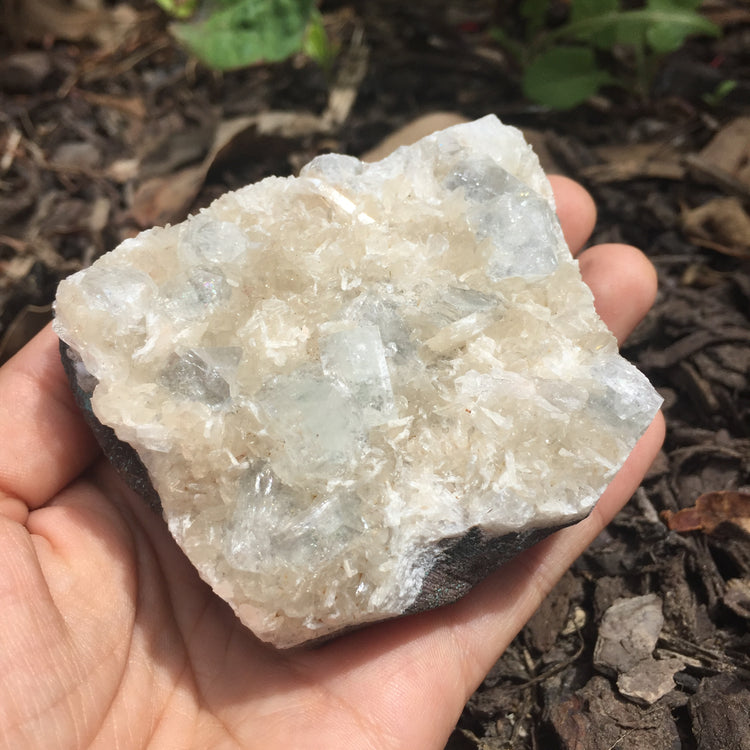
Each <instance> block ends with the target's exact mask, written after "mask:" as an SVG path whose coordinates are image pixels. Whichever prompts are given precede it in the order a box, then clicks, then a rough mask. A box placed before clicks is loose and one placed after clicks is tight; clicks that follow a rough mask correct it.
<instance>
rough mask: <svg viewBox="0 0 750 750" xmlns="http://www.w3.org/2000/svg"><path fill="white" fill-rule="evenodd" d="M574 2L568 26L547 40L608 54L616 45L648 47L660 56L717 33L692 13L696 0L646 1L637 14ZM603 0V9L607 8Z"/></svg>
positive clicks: (712, 25)
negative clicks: (693, 38)
mask: <svg viewBox="0 0 750 750" xmlns="http://www.w3.org/2000/svg"><path fill="white" fill-rule="evenodd" d="M579 3H580V0H574V4H573V8H574V9H575V8H576V7H577V6H578V7H579V10H578V11H576V12H575V13H574V14H573V15H572V16H571V21H570V23H568V24H566V25H565V26H562V27H560V28H559V29H557V30H556V31H555V32H554V33H553V34H552V35H550V38H566V39H576V40H578V41H581V42H587V43H588V44H591V45H593V46H595V47H597V48H598V49H604V50H609V49H612V47H614V45H615V44H626V45H629V46H633V47H642V46H643V45H644V43H646V42H648V44H649V46H650V47H651V48H652V49H653V50H654V51H655V52H660V53H666V52H674V51H675V50H677V49H679V48H680V47H681V46H682V45H683V44H684V42H685V39H686V38H687V37H688V36H692V35H695V34H708V35H710V36H716V35H717V34H718V33H719V29H718V27H717V26H715V25H714V24H713V23H711V22H710V21H709V20H708V19H706V18H704V17H703V16H701V15H700V14H698V13H696V12H695V11H694V10H692V8H691V7H688V6H692V5H694V4H695V0H648V3H647V6H646V7H645V8H642V9H640V10H627V11H619V10H609V11H608V12H607V13H594V12H593V10H592V8H591V7H589V6H590V5H591V4H592V0H584V1H583V3H582V4H580V5H579ZM610 5H611V0H604V2H603V3H602V7H605V6H606V7H609V6H610Z"/></svg>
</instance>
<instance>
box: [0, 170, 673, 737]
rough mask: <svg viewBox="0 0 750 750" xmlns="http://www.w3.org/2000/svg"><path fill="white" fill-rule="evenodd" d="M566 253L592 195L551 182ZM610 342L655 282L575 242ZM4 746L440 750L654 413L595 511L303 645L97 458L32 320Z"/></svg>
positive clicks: (6, 621)
mask: <svg viewBox="0 0 750 750" xmlns="http://www.w3.org/2000/svg"><path fill="white" fill-rule="evenodd" d="M553 182H554V188H555V192H556V197H557V203H558V212H559V215H560V219H561V222H562V224H563V229H564V232H565V234H566V237H567V239H568V242H569V245H570V246H571V248H572V249H573V251H574V252H576V253H577V252H578V251H579V250H580V249H581V248H582V247H583V245H584V243H585V242H586V240H587V238H588V236H589V234H590V232H591V230H592V228H593V226H594V221H595V214H596V212H595V208H594V204H593V202H592V200H591V198H590V197H589V196H588V194H587V193H586V192H585V191H584V190H583V189H582V188H581V187H580V186H578V185H577V184H575V183H573V182H571V181H570V180H567V179H564V178H553ZM579 257H580V262H581V271H582V273H583V275H584V278H585V280H586V282H587V283H588V284H589V285H590V287H591V289H592V290H593V292H594V295H595V297H596V304H597V309H598V310H599V312H600V314H601V316H602V317H603V319H604V320H605V322H606V323H607V325H608V326H609V327H610V329H611V330H612V331H613V332H614V333H615V335H616V336H617V338H618V340H620V341H622V340H623V339H624V338H625V337H626V336H627V335H628V333H629V332H630V331H631V330H632V329H633V327H634V326H635V325H636V323H637V322H638V321H639V320H640V319H641V318H642V316H643V315H644V314H645V313H646V311H647V310H648V309H649V307H650V305H651V304H652V302H653V299H654V295H655V292H656V276H655V273H654V270H653V268H652V266H651V265H650V263H649V262H648V260H646V258H645V257H644V256H643V255H642V254H641V253H640V252H639V251H638V250H636V249H635V248H632V247H627V246H624V245H600V246H598V247H592V248H590V249H588V250H586V251H585V252H582V253H580V255H579ZM0 393H2V400H1V401H0V435H2V439H1V440H0V571H2V574H1V575H0V675H1V676H2V679H0V748H21V747H22V748H27V749H28V750H34V749H35V748H43V749H44V750H56V749H57V748H65V750H70V749H71V748H102V749H103V750H112V749H113V748H127V749H128V750H131V749H134V748H166V749H168V750H179V749H181V748H196V749H198V748H203V749H205V748H212V749H214V750H218V749H223V748H264V749H268V748H302V747H305V748H327V749H330V750H336V749H337V748H347V750H351V749H357V750H358V749H360V748H368V749H369V748H371V749H372V750H375V749H377V750H391V749H395V748H409V749H412V748H423V749H429V748H436V749H437V750H440V748H442V747H444V744H445V742H446V740H447V737H448V736H449V734H450V732H451V731H452V728H453V727H454V725H455V722H456V721H457V719H458V716H459V714H460V712H461V709H462V707H463V705H464V703H465V701H466V699H467V698H468V696H469V695H470V694H471V693H472V692H473V690H474V689H475V688H476V686H477V685H478V684H479V682H480V681H481V680H482V679H483V677H484V676H485V674H486V673H487V671H488V670H489V669H490V667H491V666H492V665H493V663H494V662H495V661H496V659H497V658H498V657H499V655H500V654H501V653H502V651H503V650H504V649H505V648H506V647H507V645H508V644H509V643H510V641H511V640H512V639H513V637H514V636H515V635H516V633H517V632H518V631H519V630H520V629H521V628H522V627H523V625H524V624H525V623H526V622H527V620H528V619H529V617H531V615H532V614H533V613H534V611H535V609H536V608H537V606H538V605H539V603H540V602H541V600H542V598H543V597H544V596H545V595H546V593H547V592H548V591H549V590H550V588H551V587H552V586H553V585H554V583H555V582H556V581H557V580H558V578H559V577H560V576H561V575H562V573H563V572H564V571H565V570H566V569H567V568H568V566H569V565H570V564H571V563H572V562H573V561H574V560H575V558H576V557H577V556H578V555H579V554H580V553H581V551H582V550H584V549H585V548H586V546H587V545H588V544H589V543H590V542H591V541H592V540H593V539H594V537H595V536H596V535H597V534H598V533H599V532H600V531H601V530H602V528H603V527H604V526H605V525H606V524H607V523H608V522H609V520H610V519H611V518H612V517H613V516H614V515H615V513H616V512H617V511H618V510H619V509H620V508H621V507H622V506H623V504H624V503H625V502H626V500H627V499H628V498H629V497H630V495H631V494H632V493H633V491H634V490H635V489H636V487H637V486H638V484H639V482H640V480H641V479H642V477H643V475H644V473H645V471H646V470H647V468H648V466H649V465H650V463H651V461H652V460H653V458H654V457H655V455H656V453H657V452H658V450H659V447H660V445H661V442H662V439H663V431H664V425H663V420H662V418H661V416H658V417H657V418H656V419H655V420H654V423H653V424H652V425H651V427H650V428H649V430H648V431H647V432H646V434H645V435H644V436H643V438H642V439H641V441H640V442H639V443H638V445H637V447H636V448H635V450H634V451H633V453H632V455H631V456H630V458H629V460H628V462H627V464H626V465H625V467H624V468H623V469H622V470H621V471H620V473H619V474H618V475H617V477H616V478H615V479H614V481H613V482H612V483H611V485H610V486H609V488H608V489H607V491H606V492H605V493H604V495H603V496H602V498H601V500H600V501H599V503H598V505H597V506H596V508H595V510H594V512H593V513H592V514H591V516H590V517H589V518H588V519H586V520H585V521H583V522H581V523H579V524H577V525H576V526H573V527H569V528H567V529H565V530H563V531H560V532H558V533H557V534H554V535H553V536H551V537H549V538H548V539H547V540H545V541H544V542H542V543H541V544H539V545H537V546H536V547H534V548H532V549H530V550H527V551H526V552H525V553H523V554H521V555H520V556H519V557H517V558H516V559H515V560H513V561H512V562H511V563H509V564H507V565H505V566H504V567H503V568H502V569H500V570H498V571H497V572H496V573H494V574H493V575H491V576H490V577H489V578H487V579H486V580H485V581H484V582H483V583H482V584H481V585H479V586H478V587H476V588H475V589H474V590H473V591H472V592H471V593H469V594H468V595H467V596H466V597H464V598H463V599H462V600H461V601H459V602H457V603H455V604H453V605H450V606H447V607H443V608H440V609H437V610H433V611H431V612H426V613H422V614H419V615H414V616H411V617H405V618H401V619H398V620H393V621H389V622H386V623H381V624H378V625H374V626H371V627H369V628H366V629H364V630H361V631H358V632H355V633H351V634H349V635H346V636H343V637H341V638H339V639H337V640H334V641H332V642H329V643H327V644H326V645H324V646H322V647H319V648H316V649H304V648H302V649H297V650H294V651H290V652H277V651H275V650H274V649H272V648H270V647H267V646H265V645H263V644H261V643H260V642H258V641H257V640H256V639H255V638H254V637H253V636H252V635H251V634H250V633H249V631H247V630H246V629H245V628H244V627H243V626H242V625H241V624H240V623H239V621H238V620H237V619H236V618H235V617H234V615H233V614H232V612H231V610H230V609H229V608H228V606H227V605H226V604H224V603H223V602H222V601H221V600H220V599H218V598H217V597H216V596H215V595H214V594H213V593H212V592H211V590H210V589H209V588H208V587H207V586H206V585H205V584H204V583H202V582H201V581H200V579H199V578H198V576H197V575H196V573H195V572H194V570H193V568H192V566H191V565H190V564H189V563H188V562H187V560H186V558H185V557H184V556H183V555H182V553H181V552H180V551H179V549H178V548H177V547H176V545H175V544H174V542H173V541H172V539H171V537H170V536H169V533H168V531H167V529H166V526H165V525H164V524H163V522H162V521H161V519H160V518H159V517H158V516H156V515H155V514H154V513H152V512H151V511H150V510H148V509H147V508H146V507H145V505H144V504H143V502H142V501H141V499H140V498H139V497H137V496H136V495H135V494H134V493H133V492H131V491H130V490H129V489H128V488H127V487H126V486H125V485H124V484H123V483H122V482H121V481H120V479H119V478H118V477H117V475H116V474H115V473H114V472H113V470H112V469H111V468H110V466H109V464H108V463H107V462H106V461H105V460H104V459H103V458H102V456H101V455H100V453H99V451H98V449H97V447H96V445H95V443H94V440H93V438H92V437H91V435H90V433H89V431H88V429H87V428H86V426H85V424H84V422H83V420H82V418H81V416H80V415H79V413H78V410H77V409H76V407H75V405H74V403H73V399H72V396H71V393H70V391H69V389H68V386H67V383H66V381H65V378H64V374H63V371H62V367H61V365H60V362H59V359H58V353H57V341H56V339H55V337H54V334H53V333H52V332H51V330H50V329H49V328H48V329H45V330H44V331H43V332H42V333H41V334H39V336H37V337H36V338H35V339H34V340H33V341H32V342H31V343H30V344H28V345H27V346H26V347H25V348H24V349H23V350H22V351H21V352H19V354H17V355H16V356H15V357H14V358H13V359H12V360H11V361H10V362H8V363H7V364H6V365H5V366H4V367H3V368H2V369H0Z"/></svg>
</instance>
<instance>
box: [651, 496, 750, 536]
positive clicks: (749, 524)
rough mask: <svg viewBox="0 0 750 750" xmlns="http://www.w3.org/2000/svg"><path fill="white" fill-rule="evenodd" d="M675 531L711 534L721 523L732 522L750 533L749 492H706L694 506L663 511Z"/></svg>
mask: <svg viewBox="0 0 750 750" xmlns="http://www.w3.org/2000/svg"><path fill="white" fill-rule="evenodd" d="M661 516H662V518H663V519H664V521H665V522H666V524H667V526H668V527H669V528H670V529H671V530H672V531H679V532H686V531H703V532H705V533H706V534H712V533H713V532H714V531H715V530H716V528H717V527H718V526H719V525H720V524H722V523H730V524H732V525H733V526H736V527H737V528H739V529H741V530H742V531H744V532H745V533H747V534H750V492H733V491H730V490H726V491H723V492H707V493H705V494H704V495H701V496H700V497H699V498H698V499H697V500H696V501H695V505H694V506H693V507H692V508H684V509H683V510H678V511H677V512H676V513H673V512H672V511H669V510H665V511H664V512H663V513H662V514H661Z"/></svg>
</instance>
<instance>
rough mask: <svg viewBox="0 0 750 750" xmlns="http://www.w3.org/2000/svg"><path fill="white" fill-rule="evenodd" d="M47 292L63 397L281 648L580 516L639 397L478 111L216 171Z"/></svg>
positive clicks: (626, 434)
mask: <svg viewBox="0 0 750 750" xmlns="http://www.w3.org/2000/svg"><path fill="white" fill-rule="evenodd" d="M56 305H57V306H56V309H57V318H56V322H55V328H56V331H57V333H58V335H59V336H60V337H61V339H62V340H63V341H64V342H65V343H66V344H67V345H68V346H69V347H70V350H71V354H72V355H73V356H72V357H66V358H64V361H67V362H68V367H69V372H70V375H71V377H72V379H73V380H74V382H75V384H76V386H77V388H78V389H79V398H80V400H81V402H82V403H83V404H87V403H88V400H89V397H90V404H91V407H92V408H93V410H94V412H95V414H96V417H97V419H98V420H99V421H100V422H101V423H102V424H104V425H107V426H109V427H111V428H112V429H113V430H114V431H115V433H116V434H117V436H118V437H119V438H120V439H122V440H125V441H127V442H129V443H130V444H131V445H132V446H133V447H134V448H135V449H136V451H137V452H138V455H139V456H140V461H141V462H142V464H143V467H145V470H147V471H148V477H149V479H150V483H151V485H153V489H154V490H155V492H156V493H157V494H158V497H159V499H160V501H161V506H162V509H163V513H164V516H165V519H166V521H167V523H168V525H169V528H170V530H171V532H172V534H173V535H174V537H175V539H176V540H177V542H178V543H179V544H180V546H181V547H182V548H183V550H184V551H185V553H186V554H187V555H188V557H189V558H190V559H191V561H192V562H193V564H194V565H195V566H196V567H197V569H198V570H199V572H200V574H201V575H202V576H203V577H204V578H205V580H206V581H208V582H209V583H210V584H211V586H213V587H214V589H215V590H216V592H217V593H218V594H220V595H221V596H223V597H224V598H225V599H226V600H227V601H228V602H229V603H230V604H231V605H232V606H233V607H234V609H235V611H236V612H237V614H238V616H239V617H240V618H241V619H242V621H243V622H244V623H245V624H246V625H247V626H248V627H250V628H252V629H253V630H254V631H255V633H256V634H257V635H258V636H259V637H260V638H262V639H264V640H267V641H270V642H272V643H274V644H276V645H279V646H291V645H295V644H298V643H303V642H305V641H308V640H311V639H316V638H319V637H322V636H326V635H329V634H331V633H335V632H337V631H339V630H342V629H345V628H349V627H353V626H358V625H362V624H364V623H367V622H371V621H374V620H378V619H383V618H385V617H390V616H394V615H398V614H403V613H405V612H411V611H416V610H420V609H425V608H427V607H431V606H436V605H439V604H441V603H444V602H448V601H451V600H453V599H455V598H457V597H458V596H460V595H461V594H462V593H463V592H465V591H466V590H467V589H468V587H469V586H471V585H472V584H473V583H475V582H476V581H477V580H479V579H480V578H481V577H482V576H483V575H486V573H487V572H488V571H489V570H490V569H492V568H493V567H495V566H497V565H498V564H500V563H502V562H503V561H504V560H506V559H508V558H509V557H510V556H511V555H513V554H515V553H516V552H517V551H519V550H520V549H522V548H524V547H526V546H528V545H530V544H532V543H534V542H535V541H537V540H538V539H540V538H542V537H543V536H544V535H545V534H547V533H549V532H551V531H552V530H554V529H556V528H559V527H561V526H564V525H567V524H570V523H572V522H574V521H576V520H578V519H580V518H583V517H584V516H585V515H586V514H587V513H589V512H590V510H591V508H592V507H593V505H594V503H595V502H596V500H597V498H598V497H599V495H600V494H601V492H602V491H603V489H604V488H605V487H606V485H607V484H608V482H609V481H610V480H611V479H612V477H613V476H614V474H615V473H616V471H617V470H618V469H619V467H620V466H621V465H622V463H623V461H624V460H625V458H626V457H627V455H628V453H629V452H630V451H631V450H632V448H633V446H634V444H635V442H636V440H637V439H638V437H639V436H640V435H641V434H642V433H643V431H644V430H645V428H646V426H647V425H648V424H649V422H650V420H651V418H652V417H653V415H654V413H655V411H656V410H657V408H658V406H659V403H660V399H659V397H658V395H657V394H656V393H655V392H654V390H653V389H652V388H651V386H650V385H649V383H648V382H647V381H646V379H645V378H644V377H643V376H642V375H641V374H640V373H638V371H637V370H636V369H635V368H633V367H632V366H631V365H629V364H628V363H627V362H625V361H624V360H623V359H621V358H620V356H619V354H618V352H617V346H616V343H615V341H614V338H613V337H612V336H611V334H609V332H608V331H607V330H606V328H605V327H604V325H603V324H602V322H601V321H600V320H599V318H598V317H597V315H596V313H595V311H594V307H593V300H592V296H591V293H590V292H589V290H588V289H587V287H586V286H585V285H584V284H583V283H582V281H581V278H580V274H579V271H578V267H577V264H576V262H575V261H574V260H573V259H572V258H571V256H570V253H569V251H568V249H567V247H566V246H565V242H564V239H563V236H562V232H561V230H560V227H559V224H558V223H557V219H556V218H555V211H554V204H553V202H552V192H551V189H550V185H549V183H548V181H547V179H546V177H545V176H544V174H543V172H542V171H541V169H540V168H539V163H538V160H537V158H536V156H535V155H534V154H533V152H532V151H531V149H530V148H529V146H528V145H527V144H526V143H525V142H524V140H523V138H522V136H521V134H520V133H519V131H517V130H515V129H514V128H508V127H504V126H502V125H501V124H500V123H499V122H498V121H497V119H496V118H494V117H491V116H490V117H486V118H483V119H481V120H478V121H477V122H475V123H470V124H467V125H461V126H457V127H454V128H450V129H448V130H446V131H443V132H441V133H436V134H434V135H432V136H429V137H427V138H425V139H423V140H422V141H420V142H419V143H417V144H415V145H414V146H411V147H408V148H402V149H399V150H398V151H396V152H395V153H394V154H392V155H391V156H389V157H387V158H386V159H384V160H383V161H381V162H378V163H375V164H365V163H362V162H360V161H359V160H357V159H354V158H353V157H349V156H340V155H335V154H329V155H325V156H321V157H318V158H317V159H315V160H313V161H312V162H311V163H310V164H309V165H307V166H306V167H304V168H303V169H302V171H301V174H300V176H299V177H298V178H288V179H280V178H269V179H267V180H264V181H262V182H260V183H258V184H256V185H250V186H248V187H246V188H243V189H241V190H238V191H236V192H234V193H228V194H227V195H225V196H223V197H222V198H220V199H219V200H217V201H215V202H214V203H213V204H212V205H211V206H210V207H209V208H207V209H204V210H203V211H201V212H200V213H199V214H198V215H196V216H193V217H191V218H190V219H188V220H187V221H186V222H184V223H183V224H181V225H179V226H176V227H166V228H163V229H154V230H151V231H148V232H144V233H142V234H141V235H139V236H138V237H136V238H134V239H131V240H128V241H126V242H124V243H123V244H122V245H121V246H120V247H118V248H117V249H115V250H114V251H112V252H111V253H109V254H107V255H106V256H104V257H102V258H101V259H100V260H98V261H97V262H96V263H95V264H94V266H92V267H91V268H90V269H87V270H85V271H82V272H81V273H79V274H76V275H75V276H72V277H71V278H69V279H68V280H66V281H65V282H63V283H62V284H61V285H60V288H59V292H58V299H57V303H56ZM71 363H72V364H71ZM96 424H97V423H94V426H96ZM143 467H141V468H143ZM129 471H131V473H132V472H133V468H132V466H131V467H130V469H129ZM131 479H132V477H131ZM138 481H139V482H140V484H139V483H138V482H136V481H134V485H135V486H138V487H140V488H144V487H145V488H146V489H147V490H148V489H149V488H148V486H147V485H144V483H143V482H144V480H143V477H142V476H141V475H140V474H139V479H138ZM146 494H149V493H148V492H147V493H146ZM151 495H153V493H151Z"/></svg>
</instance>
